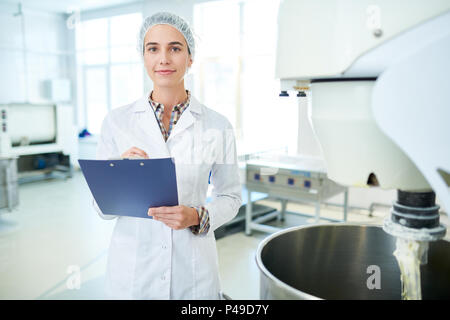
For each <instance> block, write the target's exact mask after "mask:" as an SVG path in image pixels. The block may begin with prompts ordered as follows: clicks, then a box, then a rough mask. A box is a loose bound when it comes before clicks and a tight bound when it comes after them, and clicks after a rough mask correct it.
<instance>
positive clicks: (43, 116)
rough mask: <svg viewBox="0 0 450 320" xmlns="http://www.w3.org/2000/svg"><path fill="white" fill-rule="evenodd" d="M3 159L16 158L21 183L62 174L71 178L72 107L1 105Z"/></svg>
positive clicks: (74, 140)
mask: <svg viewBox="0 0 450 320" xmlns="http://www.w3.org/2000/svg"><path fill="white" fill-rule="evenodd" d="M0 113H1V122H2V124H1V126H2V127H1V132H0V157H2V158H6V159H16V161H17V166H16V167H17V171H18V181H19V183H22V182H26V181H30V180H35V177H37V178H39V179H40V178H42V177H44V178H45V177H48V176H51V175H52V173H54V172H59V173H61V174H62V176H64V177H70V176H72V166H73V164H74V163H75V161H76V153H77V132H76V127H75V126H74V124H73V121H72V119H73V108H72V107H70V106H65V105H56V104H8V105H1V106H0Z"/></svg>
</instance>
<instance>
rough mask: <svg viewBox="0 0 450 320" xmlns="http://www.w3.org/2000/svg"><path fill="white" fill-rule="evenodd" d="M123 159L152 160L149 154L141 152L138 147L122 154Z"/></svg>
mask: <svg viewBox="0 0 450 320" xmlns="http://www.w3.org/2000/svg"><path fill="white" fill-rule="evenodd" d="M120 157H121V158H130V159H132V158H135V159H150V157H149V156H148V154H147V153H146V152H145V151H144V150H141V149H139V148H136V147H131V148H130V149H128V150H127V151H125V152H124V153H122V155H121V156H120Z"/></svg>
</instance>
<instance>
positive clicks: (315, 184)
mask: <svg viewBox="0 0 450 320" xmlns="http://www.w3.org/2000/svg"><path fill="white" fill-rule="evenodd" d="M245 185H246V189H247V193H248V195H247V199H251V198H252V192H261V193H265V194H267V195H268V196H269V197H271V198H274V199H277V200H280V201H281V211H279V212H278V211H275V212H272V213H269V214H267V215H264V216H260V217H257V218H256V219H253V203H252V202H251V201H249V202H248V203H247V205H246V215H245V216H246V224H245V233H246V234H247V235H250V234H251V231H252V230H253V229H254V230H258V231H263V232H276V231H279V230H281V229H280V228H278V227H275V226H271V225H267V224H264V222H267V221H269V220H272V219H273V218H274V217H277V218H278V219H279V220H282V221H283V220H284V216H285V214H286V205H287V202H288V201H294V202H313V203H314V204H315V222H316V223H317V222H319V219H320V204H321V203H322V202H323V201H325V200H326V199H328V198H331V197H332V196H334V195H336V194H339V193H343V194H344V203H343V205H342V206H343V218H342V220H336V219H332V218H327V217H322V219H325V220H329V221H347V209H348V206H347V204H348V189H347V188H346V187H344V186H341V185H339V184H337V183H336V182H334V181H333V180H330V179H328V177H327V174H326V166H325V162H324V161H323V159H320V158H315V157H306V156H288V155H281V154H278V155H277V154H266V155H261V156H260V157H259V158H258V159H252V160H249V161H247V170H246V184H245ZM289 213H290V214H296V215H300V216H306V217H308V216H309V215H308V214H303V213H293V212H289Z"/></svg>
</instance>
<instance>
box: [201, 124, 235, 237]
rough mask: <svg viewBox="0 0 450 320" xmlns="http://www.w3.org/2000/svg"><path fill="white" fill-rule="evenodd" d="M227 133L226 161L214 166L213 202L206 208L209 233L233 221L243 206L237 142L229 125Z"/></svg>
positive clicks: (225, 143) (212, 173) (212, 171)
mask: <svg viewBox="0 0 450 320" xmlns="http://www.w3.org/2000/svg"><path fill="white" fill-rule="evenodd" d="M225 131H226V132H225V133H224V157H223V158H224V159H218V160H219V161H216V162H215V163H214V164H213V166H212V170H211V183H212V185H213V186H214V188H213V191H212V200H211V202H209V203H208V204H206V206H205V207H206V209H207V210H208V213H209V223H210V228H209V232H214V230H216V229H217V228H219V227H220V226H221V225H223V224H224V223H226V222H228V221H230V220H231V219H233V218H234V217H235V216H236V214H237V213H238V211H239V208H240V206H241V204H242V196H241V194H242V191H241V185H240V179H239V166H238V162H237V153H236V141H235V137H234V134H233V129H232V127H231V125H230V124H229V123H228V128H227V130H225Z"/></svg>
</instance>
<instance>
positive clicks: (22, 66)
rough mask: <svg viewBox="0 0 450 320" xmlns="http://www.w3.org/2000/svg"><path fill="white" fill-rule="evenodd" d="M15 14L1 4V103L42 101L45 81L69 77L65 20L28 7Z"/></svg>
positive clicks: (14, 7) (9, 7) (8, 7)
mask: <svg viewBox="0 0 450 320" xmlns="http://www.w3.org/2000/svg"><path fill="white" fill-rule="evenodd" d="M18 12H19V10H18V6H16V5H10V4H0V70H2V75H1V77H0V88H1V89H0V103H11V102H36V103H38V102H44V101H47V92H46V90H45V87H44V82H45V81H46V80H50V79H56V78H69V77H70V76H71V73H70V66H69V64H70V62H69V59H70V57H71V55H72V53H73V52H70V51H68V50H67V49H68V43H67V27H66V23H65V17H64V15H63V14H55V13H47V12H40V11H36V10H35V9H33V10H29V9H27V7H23V8H22V12H23V13H22V15H20V14H17V13H18ZM72 96H73V95H72ZM70 102H73V101H70Z"/></svg>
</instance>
